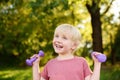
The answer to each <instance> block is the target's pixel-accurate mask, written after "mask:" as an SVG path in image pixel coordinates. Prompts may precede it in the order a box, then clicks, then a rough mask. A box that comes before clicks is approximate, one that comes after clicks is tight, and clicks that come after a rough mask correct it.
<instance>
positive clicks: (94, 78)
mask: <svg viewBox="0 0 120 80" xmlns="http://www.w3.org/2000/svg"><path fill="white" fill-rule="evenodd" d="M98 54H99V53H98ZM92 58H93V60H94V69H93V73H92V74H91V75H88V76H87V77H86V78H85V80H100V69H101V62H99V61H98V60H97V59H96V58H95V56H94V55H92Z"/></svg>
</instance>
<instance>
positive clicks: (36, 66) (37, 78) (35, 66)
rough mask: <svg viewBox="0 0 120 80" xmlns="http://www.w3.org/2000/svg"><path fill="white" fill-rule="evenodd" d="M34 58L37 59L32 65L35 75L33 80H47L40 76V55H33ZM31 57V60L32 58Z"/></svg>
mask: <svg viewBox="0 0 120 80" xmlns="http://www.w3.org/2000/svg"><path fill="white" fill-rule="evenodd" d="M32 57H36V58H37V59H36V60H35V61H34V62H33V65H32V73H33V80H45V79H44V78H42V77H41V75H40V68H39V62H40V57H39V55H38V54H35V55H33V56H32ZM32 57H31V58H32Z"/></svg>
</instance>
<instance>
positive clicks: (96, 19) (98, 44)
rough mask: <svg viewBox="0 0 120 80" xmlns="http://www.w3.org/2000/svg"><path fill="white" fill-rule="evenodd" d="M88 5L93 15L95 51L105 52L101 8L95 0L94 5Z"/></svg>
mask: <svg viewBox="0 0 120 80" xmlns="http://www.w3.org/2000/svg"><path fill="white" fill-rule="evenodd" d="M86 7H87V9H88V11H89V13H90V15H91V24H92V30H93V33H92V39H93V51H98V52H101V53H103V47H102V30H101V21H100V8H99V7H98V5H97V4H96V3H95V2H94V1H93V3H92V5H89V4H86Z"/></svg>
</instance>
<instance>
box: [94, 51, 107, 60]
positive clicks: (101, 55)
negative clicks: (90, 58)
mask: <svg viewBox="0 0 120 80" xmlns="http://www.w3.org/2000/svg"><path fill="white" fill-rule="evenodd" d="M95 53H96V52H92V54H93V55H94V54H95ZM95 57H96V58H97V59H98V61H99V62H105V61H106V60H107V57H106V55H105V54H98V55H95Z"/></svg>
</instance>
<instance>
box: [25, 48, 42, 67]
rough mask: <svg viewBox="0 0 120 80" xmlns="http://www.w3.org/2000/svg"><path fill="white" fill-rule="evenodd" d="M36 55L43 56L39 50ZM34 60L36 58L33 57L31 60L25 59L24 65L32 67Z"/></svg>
mask: <svg viewBox="0 0 120 80" xmlns="http://www.w3.org/2000/svg"><path fill="white" fill-rule="evenodd" d="M38 55H39V56H40V57H43V56H44V52H43V51H42V50H40V51H39V53H38ZM36 59H37V57H33V58H31V59H26V64H27V65H28V66H32V64H33V62H34V61H35V60H36Z"/></svg>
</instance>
